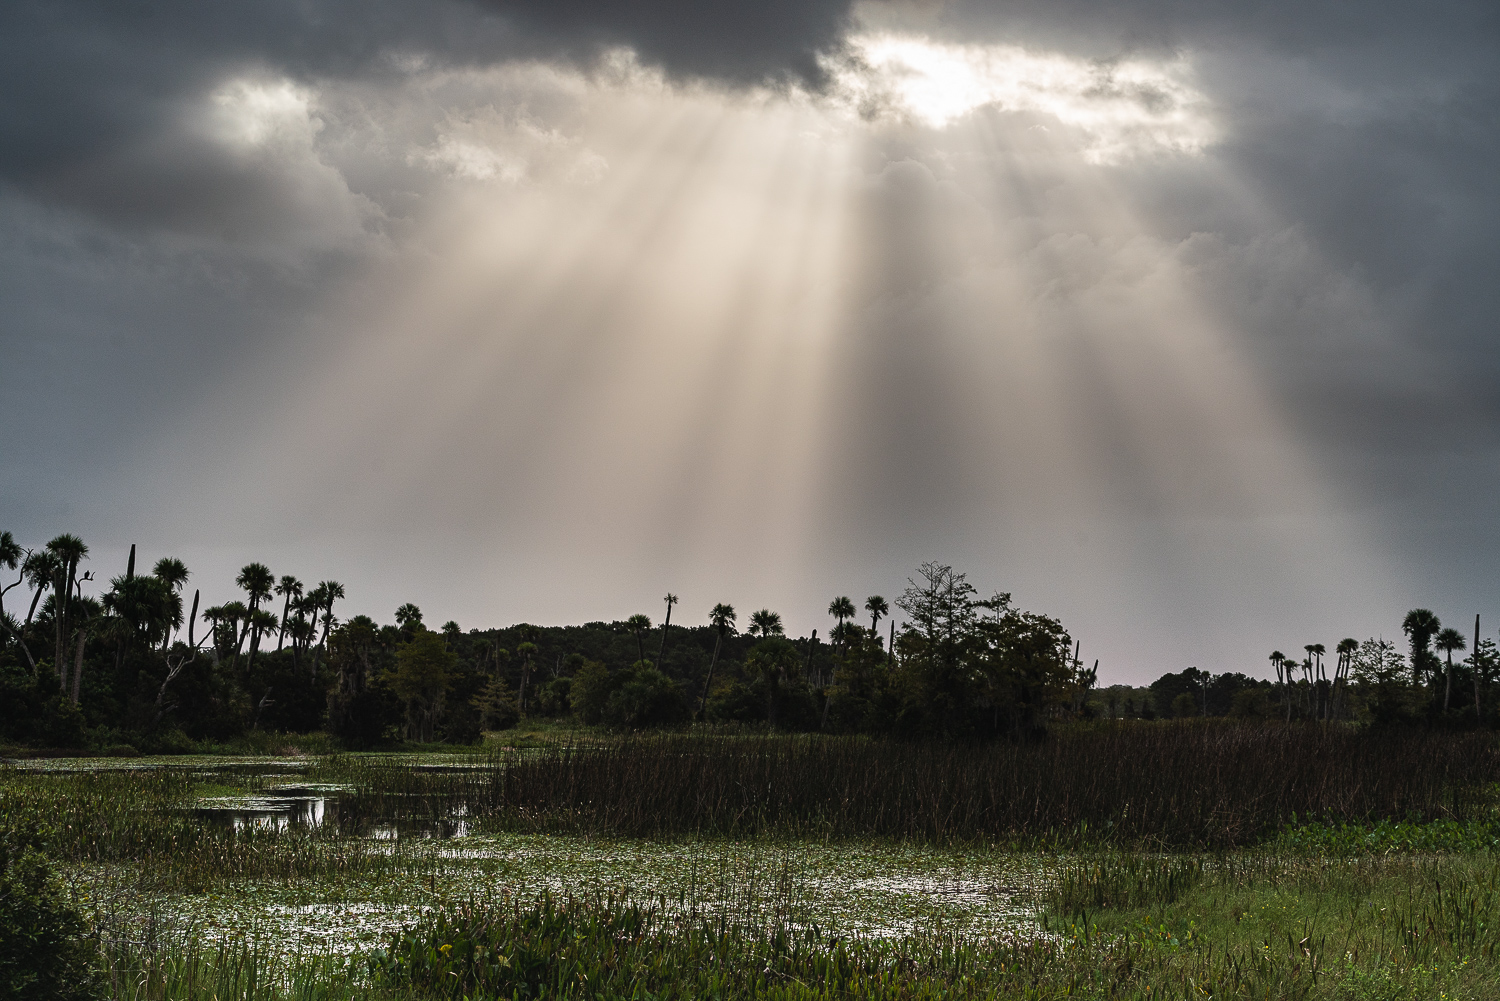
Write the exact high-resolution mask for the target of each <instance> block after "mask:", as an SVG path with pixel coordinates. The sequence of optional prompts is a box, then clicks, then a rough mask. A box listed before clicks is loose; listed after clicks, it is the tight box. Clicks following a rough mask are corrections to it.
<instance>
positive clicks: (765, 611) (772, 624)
mask: <svg viewBox="0 0 1500 1001" xmlns="http://www.w3.org/2000/svg"><path fill="white" fill-rule="evenodd" d="M745 632H747V633H749V634H750V635H751V636H760V637H762V638H764V637H767V636H782V635H785V633H786V630H785V629H784V628H782V625H781V615H780V613H778V612H773V611H771V610H770V609H769V608H762V609H761V610H760V611H758V612H754V613H752V614H751V616H750V628H749V629H746V630H745Z"/></svg>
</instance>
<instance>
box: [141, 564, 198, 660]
mask: <svg viewBox="0 0 1500 1001" xmlns="http://www.w3.org/2000/svg"><path fill="white" fill-rule="evenodd" d="M151 576H153V577H155V578H156V579H157V580H159V581H161V582H162V584H164V585H165V586H166V589H167V591H168V593H170V594H171V595H173V596H174V597H175V598H176V611H175V614H173V615H171V616H170V618H171V620H172V628H170V629H168V630H166V631H165V632H164V634H163V636H162V641H161V652H162V653H163V654H165V653H166V652H167V648H168V647H170V646H171V644H172V637H173V636H174V635H175V634H176V632H177V630H178V629H181V628H182V594H181V591H182V587H183V585H184V584H186V583H187V580H188V578H189V577H191V576H192V574H191V573H190V572H189V571H188V568H187V564H185V563H183V562H182V561H181V560H179V559H176V558H174V557H171V556H163V557H162V558H161V559H159V560H157V561H156V566H154V567H152V568H151Z"/></svg>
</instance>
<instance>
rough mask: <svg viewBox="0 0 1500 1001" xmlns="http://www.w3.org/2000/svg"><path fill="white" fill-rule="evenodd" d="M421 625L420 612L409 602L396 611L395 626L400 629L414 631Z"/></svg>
mask: <svg viewBox="0 0 1500 1001" xmlns="http://www.w3.org/2000/svg"><path fill="white" fill-rule="evenodd" d="M421 624H422V610H421V609H420V608H418V607H417V606H416V605H413V604H412V603H411V602H409V601H408V602H407V603H406V604H404V605H402V606H401V607H400V608H398V609H396V625H398V626H400V627H401V628H402V629H408V628H410V629H415V628H416V627H417V626H420V625H421Z"/></svg>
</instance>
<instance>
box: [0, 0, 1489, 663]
mask: <svg viewBox="0 0 1500 1001" xmlns="http://www.w3.org/2000/svg"><path fill="white" fill-rule="evenodd" d="M0 94H3V95H4V98H3V99H0V414H3V418H0V529H5V530H10V531H12V532H13V533H14V534H15V536H16V537H17V539H18V540H19V541H20V542H22V544H23V545H27V546H39V545H41V544H44V543H45V541H46V540H47V539H49V538H51V537H52V536H53V535H55V534H57V533H60V532H65V531H67V532H73V533H76V534H78V535H80V536H82V537H83V538H84V540H85V541H86V542H87V543H88V544H89V545H90V547H91V551H92V557H91V560H90V561H89V563H88V564H87V567H88V568H89V569H92V570H93V571H94V573H95V575H96V576H97V577H99V578H101V579H103V580H107V578H108V577H110V576H113V575H114V574H117V573H119V572H120V571H121V570H122V569H123V566H124V561H125V553H126V551H127V550H128V548H129V547H130V545H132V544H136V545H138V547H139V550H140V559H142V560H143V561H146V562H148V563H149V562H151V561H154V560H155V559H156V558H158V557H160V556H165V555H172V556H177V557H179V558H181V559H183V560H184V561H185V562H187V564H188V566H189V567H190V568H191V569H192V570H193V572H194V577H193V581H192V583H193V586H196V587H199V588H202V589H203V593H204V599H205V601H208V602H210V603H217V602H221V601H225V600H229V599H230V598H231V597H232V596H233V590H234V589H233V584H232V580H233V576H234V574H235V572H236V570H237V568H238V567H239V566H241V565H243V564H244V563H247V562H250V561H251V560H257V561H260V562H264V563H266V564H267V565H269V566H270V567H271V569H272V570H273V571H274V572H275V573H277V574H278V575H280V574H284V573H290V574H295V575H297V576H298V577H300V578H301V579H302V580H304V581H307V582H309V583H313V582H316V581H319V580H326V579H335V580H339V581H341V582H342V583H343V584H344V586H345V589H346V592H347V594H348V598H347V600H346V601H345V602H344V603H343V604H342V605H341V606H340V607H341V609H342V614H345V615H350V614H356V613H364V614H369V615H372V616H373V617H375V618H376V619H377V620H380V621H390V620H391V618H392V613H393V611H394V609H395V607H396V606H397V605H399V604H401V603H403V602H408V601H410V602H415V603H416V604H418V605H419V606H421V607H422V609H423V610H424V612H425V613H426V616H427V618H428V620H429V621H430V622H432V623H434V624H437V623H441V622H443V621H446V620H448V619H453V620H456V621H457V622H458V623H459V624H460V626H461V627H462V628H464V629H468V628H483V627H489V626H499V625H506V624H510V623H514V622H518V621H531V622H538V623H547V624H558V623H568V622H582V621H590V620H611V619H616V618H624V617H626V616H628V615H630V614H632V613H636V612H645V613H647V614H648V615H650V616H651V617H652V619H653V621H654V620H656V619H657V618H658V617H659V615H660V613H661V612H662V610H663V608H664V606H663V603H662V596H663V595H664V594H666V593H667V592H668V591H670V592H673V593H675V594H677V595H678V596H679V597H680V599H681V604H680V605H679V606H678V607H677V609H676V610H675V612H674V615H673V620H674V621H675V622H681V623H683V624H692V623H696V622H704V621H706V619H707V614H708V610H709V609H710V608H711V607H712V606H713V605H714V604H715V603H718V602H730V603H732V604H734V605H735V607H736V608H737V609H739V610H740V613H741V616H742V618H748V614H749V612H751V611H753V610H755V609H758V608H762V607H769V608H772V609H774V610H776V611H779V612H780V613H781V614H782V616H783V617H784V619H785V620H786V623H787V625H788V627H789V629H790V631H792V632H794V633H797V634H805V633H806V632H807V631H808V630H809V629H813V628H817V629H819V630H820V632H823V633H825V634H826V632H827V629H828V627H829V626H830V625H831V624H832V623H831V620H830V619H829V618H828V616H827V615H826V613H825V609H826V607H827V605H828V602H829V601H830V599H832V598H833V597H836V596H839V595H849V596H851V597H853V598H854V599H855V601H856V603H857V604H862V603H863V601H864V598H865V596H867V595H871V594H883V595H885V596H887V597H888V598H894V597H895V596H896V595H898V594H899V593H900V591H901V590H902V588H903V587H904V586H905V584H906V582H907V578H908V577H910V576H912V575H914V573H915V568H916V567H917V566H918V564H920V563H922V562H924V561H928V560H935V561H938V562H940V563H945V564H950V565H952V566H954V567H956V568H957V569H959V570H961V571H963V572H965V573H967V574H968V576H969V579H970V581H971V582H972V583H974V584H975V585H976V586H977V587H978V588H979V590H980V591H981V592H982V593H984V594H989V593H992V592H996V591H1005V592H1010V593H1011V594H1012V595H1013V597H1014V600H1015V602H1016V603H1017V604H1018V605H1020V606H1022V607H1024V608H1028V609H1031V610H1035V611H1041V612H1045V613H1048V614H1051V615H1055V616H1057V617H1059V618H1061V620H1062V621H1063V624H1064V625H1065V627H1067V628H1068V630H1069V631H1070V633H1071V634H1072V635H1073V636H1074V637H1075V638H1076V639H1078V640H1079V642H1080V643H1081V645H1082V656H1083V658H1084V659H1085V660H1086V661H1092V660H1093V659H1094V658H1098V660H1099V673H1100V680H1101V683H1104V684H1110V683H1136V684H1140V683H1146V682H1149V681H1150V680H1152V679H1154V678H1155V677H1157V676H1159V675H1160V674H1162V673H1164V672H1166V671H1178V670H1182V669H1183V668H1185V667H1188V666H1197V667H1200V668H1203V669H1205V670H1210V671H1214V672H1222V671H1243V672H1245V673H1250V674H1257V675H1260V676H1265V675H1266V674H1267V673H1269V664H1268V663H1267V660H1266V655H1267V654H1268V653H1269V652H1270V651H1271V650H1272V649H1273V648H1279V649H1282V650H1288V651H1296V650H1300V648H1301V647H1302V646H1303V645H1304V644H1308V643H1316V642H1321V643H1324V644H1326V645H1328V646H1329V647H1330V648H1331V647H1332V645H1333V644H1334V643H1336V642H1337V641H1338V640H1339V639H1340V638H1342V637H1344V636H1354V637H1356V638H1360V639H1363V638H1365V637H1367V636H1376V635H1384V636H1386V637H1395V636H1398V635H1399V632H1400V621H1401V618H1402V616H1403V614H1404V613H1405V611H1406V610H1408V609H1410V608H1413V607H1418V606H1422V607H1428V608H1431V609H1433V610H1434V611H1435V612H1437V614H1438V615H1439V616H1440V617H1442V618H1443V620H1444V622H1445V623H1446V624H1450V625H1458V626H1460V628H1462V629H1463V630H1464V631H1465V632H1468V631H1470V630H1471V628H1472V627H1471V625H1470V622H1469V620H1470V617H1472V616H1473V615H1475V614H1480V615H1481V616H1482V617H1483V618H1482V622H1483V623H1484V624H1485V625H1484V632H1485V634H1486V635H1494V634H1495V630H1496V627H1497V626H1500V600H1497V593H1496V592H1497V587H1496V581H1497V574H1496V568H1497V567H1500V517H1497V515H1500V391H1497V386H1500V382H1497V377H1500V344H1497V343H1496V333H1497V323H1500V281H1497V279H1496V272H1497V265H1500V171H1497V170H1496V168H1495V164H1496V162H1497V160H1500V7H1497V6H1496V5H1495V4H1494V3H1492V2H1488V0H1437V2H1434V3H1429V4H1422V5H1416V4H1400V3H1394V2H1379V0H1377V2H1372V3H1368V4H1361V5H1358V6H1357V8H1351V7H1350V6H1349V5H1348V4H1346V3H1342V2H1332V0H1310V2H1308V0H1301V2H1298V3H1295V4H1294V3H1291V2H1287V0H1266V2H1259V3H1244V2H1233V3H1232V2H1228V0H1220V2H1205V3H1195V4H1182V3H1176V2H1169V0H1119V2H1112V3H1109V4H1100V3H1082V2H1078V0H1048V2H1042V0H1018V2H1011V3H995V2H989V3H982V2H977V0H967V2H965V0H953V2H949V0H880V2H856V3H851V2H849V0H766V2H759V3H754V4H750V3H721V4H703V3H692V2H689V0H645V2H639V3H630V4H620V3H610V2H604V0H549V2H539V0H516V2H500V0H430V2H424V3H416V2H414V0H411V2H406V0H362V2H359V3H355V2H352V0H265V2H258V3H243V4H198V3H188V2H170V0H165V2H157V3H152V4H121V3H118V2H115V3H107V2H102V0H101V2H83V0H48V2H46V3H41V2H35V3H27V2H14V3H9V4H6V5H4V9H3V11H0Z"/></svg>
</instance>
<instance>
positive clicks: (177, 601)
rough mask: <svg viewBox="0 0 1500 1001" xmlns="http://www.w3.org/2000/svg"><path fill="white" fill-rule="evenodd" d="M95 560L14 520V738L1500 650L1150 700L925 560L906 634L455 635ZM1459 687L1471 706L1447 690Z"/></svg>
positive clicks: (321, 725)
mask: <svg viewBox="0 0 1500 1001" xmlns="http://www.w3.org/2000/svg"><path fill="white" fill-rule="evenodd" d="M88 556H89V553H88V547H87V546H86V545H85V544H84V543H83V541H82V540H81V539H79V538H78V537H76V536H73V535H60V536H58V537H56V538H54V539H52V540H51V541H50V542H48V543H47V544H46V545H44V546H40V547H37V548H35V549H26V548H24V547H22V546H21V545H20V544H19V543H18V542H16V540H15V539H14V538H13V537H12V536H11V534H10V533H9V532H5V533H0V568H5V569H8V570H10V571H12V572H14V573H15V574H16V577H15V579H14V580H12V579H9V578H7V579H5V580H3V581H0V740H4V741H7V742H10V743H13V744H21V745H27V746H32V747H51V748H78V749H84V748H92V749H96V750H101V749H108V748H109V747H111V746H124V745H129V746H132V747H137V748H142V749H153V750H174V749H181V750H188V749H192V748H196V747H201V746H204V745H205V744H215V743H228V742H233V741H235V740H237V739H239V738H241V737H243V736H244V735H245V734H247V733H250V732H252V731H257V730H263V731H279V732H289V733H309V732H314V731H326V732H327V733H329V734H330V735H331V736H332V737H333V738H334V739H335V740H337V741H338V742H339V743H341V744H342V745H343V746H346V747H351V748H367V747H374V746H379V745H383V744H391V743H397V742H402V741H415V742H432V741H447V742H451V743H471V742H474V741H476V740H478V739H479V738H480V736H481V734H482V732H483V731H485V730H504V729H507V728H510V727H514V726H516V725H517V724H519V723H521V722H522V721H523V720H525V719H527V718H533V719H535V718H554V719H576V720H577V721H579V722H581V723H583V724H586V725H592V726H603V727H609V728H613V729H617V730H622V731H623V730H643V729H653V728H680V727H684V726H687V725H689V724H692V723H694V722H698V723H705V724H719V725H728V726H741V727H745V728H751V729H773V730H778V731H788V732H826V733H835V734H871V735H887V736H893V737H898V738H905V739H939V740H962V741H974V740H981V741H982V740H989V739H996V738H1007V739H1023V740H1024V739H1030V738H1033V737H1035V736H1037V735H1039V734H1041V733H1043V732H1044V731H1045V729H1046V728H1047V727H1048V726H1049V725H1051V724H1054V723H1056V722H1060V721H1065V720H1069V719H1087V718H1095V717H1104V716H1108V717H1129V716H1137V717H1145V718H1155V717H1162V716H1187V715H1205V714H1206V715H1234V716H1241V717H1251V718H1254V717H1262V718H1268V719H1284V720H1288V721H1289V720H1293V719H1306V718H1318V719H1340V720H1368V719H1374V720H1398V719H1399V720H1413V719H1431V718H1437V717H1440V718H1444V719H1448V720H1451V721H1454V722H1458V723H1461V722H1462V721H1463V720H1464V719H1465V718H1467V719H1468V720H1469V721H1470V722H1471V723H1472V722H1473V720H1474V719H1476V718H1480V719H1484V720H1486V721H1490V720H1492V719H1493V717H1494V715H1495V707H1494V705H1493V701H1494V697H1493V695H1492V694H1491V692H1490V690H1491V687H1492V682H1493V680H1494V668H1495V664H1496V657H1495V648H1494V644H1492V643H1490V642H1489V641H1484V642H1483V643H1481V644H1480V645H1479V648H1478V651H1477V656H1471V657H1470V659H1469V660H1468V661H1462V662H1460V663H1457V664H1454V663H1452V661H1451V657H1452V653H1453V651H1454V650H1455V649H1457V650H1462V649H1463V648H1464V646H1463V640H1462V637H1459V639H1458V641H1457V642H1458V645H1457V646H1456V647H1455V646H1454V641H1453V637H1452V635H1450V634H1452V633H1453V631H1452V630H1446V631H1444V630H1441V629H1440V628H1439V627H1438V623H1437V619H1436V617H1435V616H1432V614H1431V613H1430V612H1423V611H1422V610H1418V611H1417V612H1413V613H1412V615H1410V616H1408V617H1407V618H1408V625H1409V626H1410V625H1411V624H1412V623H1413V622H1415V623H1416V626H1417V628H1416V629H1415V630H1413V629H1411V628H1409V629H1408V635H1409V636H1411V637H1412V655H1411V660H1410V663H1411V664H1416V665H1418V668H1417V669H1416V670H1415V671H1414V672H1408V671H1407V669H1406V667H1405V664H1406V661H1405V660H1404V658H1403V657H1402V655H1401V654H1400V653H1399V652H1396V651H1395V650H1394V648H1393V647H1392V646H1391V645H1390V644H1388V643H1383V642H1381V641H1376V640H1370V641H1368V642H1367V643H1365V644H1357V643H1354V641H1352V640H1347V641H1345V643H1343V644H1340V645H1339V647H1338V662H1337V665H1336V667H1335V671H1334V676H1333V677H1332V678H1330V677H1328V676H1327V673H1326V672H1325V671H1324V670H1323V667H1322V659H1321V655H1322V650H1323V648H1322V647H1321V646H1317V645H1312V646H1309V647H1307V648H1306V649H1307V654H1308V656H1307V659H1306V661H1304V662H1303V663H1302V665H1301V667H1302V668H1303V676H1302V677H1295V674H1296V668H1297V667H1298V665H1296V664H1293V662H1292V661H1290V660H1289V659H1288V658H1285V657H1283V656H1281V655H1280V654H1279V653H1278V654H1276V655H1275V656H1273V658H1272V659H1273V663H1274V664H1275V666H1276V668H1277V671H1278V679H1279V680H1278V682H1277V683H1276V684H1272V683H1269V682H1260V681H1256V680H1254V679H1251V678H1248V677H1245V676H1243V675H1238V674H1228V675H1219V676H1216V677H1215V676H1210V675H1208V674H1207V673H1205V672H1201V671H1198V670H1197V669H1196V668H1189V669H1188V670H1187V671H1184V672H1181V673H1179V674H1168V675H1165V676H1163V677H1162V678H1161V679H1160V680H1158V681H1157V682H1156V683H1155V684H1153V685H1152V686H1151V688H1150V689H1149V691H1148V690H1144V689H1127V690H1122V689H1118V688H1115V689H1107V690H1105V691H1103V692H1100V691H1098V690H1097V689H1096V687H1095V684H1096V679H1097V662H1095V664H1094V665H1093V666H1091V667H1085V666H1084V663H1083V661H1081V660H1080V659H1079V657H1078V653H1079V648H1078V646H1077V644H1076V643H1074V641H1073V639H1072V638H1071V637H1070V636H1069V634H1068V633H1067V631H1066V630H1065V629H1064V628H1063V626H1062V624H1061V623H1060V622H1059V621H1058V620H1057V619H1055V618H1052V617H1049V616H1046V615H1042V614H1038V613H1033V612H1027V611H1024V610H1022V609H1019V608H1017V607H1015V605H1014V604H1013V602H1012V601H1011V597H1010V595H1009V594H1003V593H996V594H993V595H991V596H990V597H987V598H985V597H980V595H979V593H978V592H977V590H976V589H975V588H974V587H973V586H972V585H971V584H970V583H969V582H968V580H967V579H966V577H965V575H964V574H962V573H958V572H956V571H955V570H954V569H953V568H952V567H949V566H944V565H941V564H937V563H927V564H924V565H923V566H922V567H920V568H918V570H917V572H916V573H915V574H914V575H913V577H912V578H911V580H910V581H909V582H908V586H907V588H906V589H905V591H904V592H903V593H902V594H901V595H900V596H899V597H898V598H897V599H896V600H895V601H894V605H895V607H896V608H898V609H899V610H901V611H902V612H904V613H905V620H904V621H903V622H902V623H901V624H900V625H899V627H898V626H897V625H896V624H895V620H894V619H893V617H892V609H891V603H889V602H887V601H886V599H885V598H884V597H882V596H879V595H872V596H870V597H869V598H867V599H866V600H865V601H864V602H863V604H862V606H856V604H855V603H854V602H853V601H852V600H850V599H849V598H847V597H838V598H835V599H834V600H833V601H832V602H830V604H829V606H828V609H827V610H828V614H829V615H830V617H831V619H832V620H833V621H832V626H831V628H830V629H829V631H828V634H827V636H826V637H823V638H820V637H819V635H818V633H817V631H816V630H814V631H813V632H812V633H811V634H810V635H808V636H805V637H800V638H790V637H787V636H786V635H785V631H784V629H783V626H782V621H781V617H780V615H778V614H777V613H775V612H773V611H771V610H769V609H761V610H759V611H757V612H754V613H753V614H751V615H749V616H748V617H747V620H746V621H744V622H743V628H741V626H742V621H741V618H740V615H739V613H738V612H737V611H736V610H735V608H734V607H733V606H731V605H728V604H719V605H715V606H714V607H713V609H712V610H711V611H710V615H709V624H707V625H703V626H688V627H684V626H681V625H674V624H672V623H671V615H672V611H673V609H674V607H675V605H676V604H677V599H676V597H675V596H673V595H670V594H669V595H667V596H666V598H665V599H664V610H665V613H666V614H665V615H664V617H663V621H662V623H661V624H660V625H654V624H653V623H652V621H651V619H650V617H648V616H647V615H644V614H640V615H634V616H631V617H630V618H628V619H626V620H623V621H615V622H589V623H585V624H583V625H581V626H551V627H544V626H534V625H528V624H524V623H523V624H520V625H514V626H510V627H507V628H503V629H487V630H478V629H471V630H469V631H468V632H464V631H463V630H461V629H460V628H459V626H458V625H457V624H456V623H454V622H451V621H450V622H447V623H445V624H443V625H442V626H441V627H439V628H437V629H433V628H431V627H430V626H429V625H428V623H427V622H426V621H425V619H424V616H423V614H422V612H421V610H420V609H418V608H417V607H416V606H414V605H410V604H407V605H403V606H401V607H400V608H398V609H397V610H396V612H395V615H394V619H395V621H394V622H393V623H389V624H380V623H377V622H375V621H374V620H372V619H370V618H368V617H366V616H362V615H356V616H353V617H351V618H349V619H347V620H345V619H342V618H341V617H340V616H339V605H338V603H339V602H340V601H341V600H343V599H344V597H345V594H344V588H343V586H342V585H341V584H339V583H338V582H337V581H333V580H327V581H323V582H321V583H318V584H316V585H305V584H304V583H303V582H301V581H299V580H297V579H296V578H295V577H291V576H280V577H277V576H276V575H275V574H273V573H272V571H271V570H270V569H269V568H268V567H266V566H265V565H263V564H259V563H251V564H248V565H246V566H245V567H244V568H243V569H242V570H241V572H240V574H239V575H238V576H237V577H236V579H235V584H236V586H237V587H239V588H240V589H241V591H242V592H243V594H244V597H243V600H234V601H230V602H226V603H224V604H220V605H213V606H202V605H201V600H200V593H199V592H197V591H193V592H192V596H191V598H190V599H189V598H188V591H189V589H188V582H189V580H190V578H191V574H190V571H189V570H188V568H187V567H186V566H184V565H183V564H182V562H181V561H179V560H176V559H172V558H170V557H168V558H162V559H159V560H157V561H156V562H155V563H154V564H153V565H152V568H151V570H150V572H145V570H144V569H141V570H140V571H139V572H138V570H137V567H136V557H135V550H134V547H132V549H131V554H130V557H129V560H128V562H127V565H126V566H125V567H124V568H123V572H122V573H120V574H118V575H117V576H114V577H112V578H110V580H109V583H108V587H107V588H106V589H105V590H104V593H103V594H102V595H101V597H99V598H97V599H96V598H93V597H90V596H87V595H85V594H84V593H83V589H84V587H83V586H84V584H85V583H87V582H90V581H92V580H93V579H94V575H93V574H92V573H91V572H90V571H89V570H88V569H87V568H86V567H87V564H88ZM12 595H14V597H12ZM8 597H10V598H11V602H10V604H9V605H7V604H6V602H5V599H6V598H8ZM17 598H19V599H20V600H16V599H17ZM23 612H24V615H23V614H22V613H23ZM1424 616H1425V618H1424ZM1413 617H1416V618H1415V619H1414V618H1413ZM1429 619H1430V622H1429V621H1428V620H1429ZM866 623H868V625H866ZM882 625H884V626H885V628H884V629H882V628H881V627H882ZM1419 641H1420V642H1419ZM1434 641H1436V643H1437V647H1438V648H1439V649H1443V650H1445V651H1446V652H1447V653H1448V658H1449V660H1448V661H1447V662H1440V661H1439V660H1438V658H1437V656H1436V654H1434V653H1433V652H1432V646H1433V643H1434ZM1350 644H1352V646H1349V645H1350ZM1346 646H1348V649H1347V650H1346ZM1469 689H1472V691H1473V695H1474V700H1473V702H1472V703H1471V702H1469V701H1468V700H1467V699H1465V698H1460V699H1458V700H1455V699H1454V696H1453V693H1454V691H1455V690H1457V691H1459V692H1460V693H1461V695H1463V694H1466V693H1467V692H1468V691H1469Z"/></svg>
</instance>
